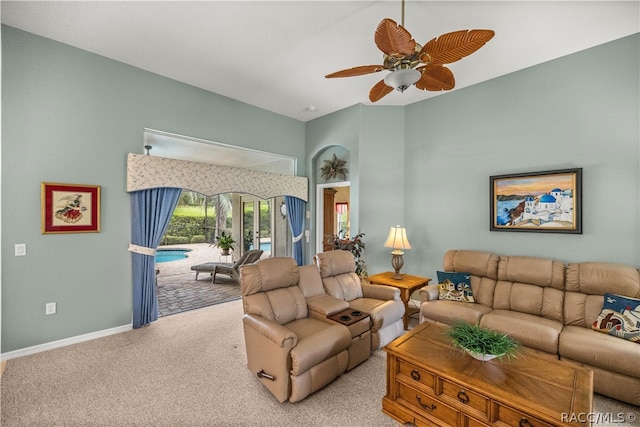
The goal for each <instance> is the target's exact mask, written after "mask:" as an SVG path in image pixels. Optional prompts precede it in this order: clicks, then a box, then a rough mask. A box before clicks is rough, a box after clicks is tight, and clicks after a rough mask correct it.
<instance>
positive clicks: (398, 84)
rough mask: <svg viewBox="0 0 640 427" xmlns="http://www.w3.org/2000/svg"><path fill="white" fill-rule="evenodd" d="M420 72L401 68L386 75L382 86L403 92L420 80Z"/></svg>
mask: <svg viewBox="0 0 640 427" xmlns="http://www.w3.org/2000/svg"><path fill="white" fill-rule="evenodd" d="M420 76H421V74H420V71H418V70H413V69H411V68H401V69H397V70H394V71H392V72H390V73H389V74H387V75H386V77H385V78H384V84H386V85H387V86H389V87H392V88H394V89H397V90H399V91H400V92H404V91H405V90H406V89H407V88H408V87H409V86H411V85H413V84H415V83H416V82H417V81H418V80H420Z"/></svg>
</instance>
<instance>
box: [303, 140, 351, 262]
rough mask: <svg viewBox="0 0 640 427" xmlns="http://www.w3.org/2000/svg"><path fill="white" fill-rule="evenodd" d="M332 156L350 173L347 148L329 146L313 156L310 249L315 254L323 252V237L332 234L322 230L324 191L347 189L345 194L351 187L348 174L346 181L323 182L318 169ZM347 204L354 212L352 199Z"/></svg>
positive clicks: (340, 179)
mask: <svg viewBox="0 0 640 427" xmlns="http://www.w3.org/2000/svg"><path fill="white" fill-rule="evenodd" d="M334 154H335V156H336V157H337V158H338V159H340V160H344V161H346V162H347V163H346V165H345V166H346V168H347V169H348V170H349V172H350V171H351V167H350V166H351V165H350V160H351V153H350V151H349V150H348V149H347V148H345V147H343V146H341V145H331V146H328V147H326V148H324V149H322V150H320V151H319V152H318V153H317V154H316V155H315V157H314V158H313V162H312V164H313V170H314V174H313V180H314V183H315V191H314V195H313V197H315V210H314V211H315V231H316V232H315V239H314V244H313V246H312V248H313V249H314V250H315V252H322V251H323V250H324V247H323V242H324V236H325V235H326V234H333V233H332V232H331V233H326V232H325V231H326V230H325V229H324V228H325V215H326V212H325V199H324V191H325V189H330V188H340V189H347V192H348V189H349V188H350V186H351V182H350V176H349V174H347V177H346V180H343V179H342V178H341V177H336V178H330V179H328V180H325V179H324V178H323V177H322V173H321V172H320V168H322V166H324V165H325V164H326V163H325V161H330V160H331V159H332V158H333V155H334ZM348 202H349V210H350V212H354V208H355V206H354V203H355V202H354V199H353V198H351V199H350V200H349V201H348ZM332 209H333V207H332ZM352 219H353V218H352Z"/></svg>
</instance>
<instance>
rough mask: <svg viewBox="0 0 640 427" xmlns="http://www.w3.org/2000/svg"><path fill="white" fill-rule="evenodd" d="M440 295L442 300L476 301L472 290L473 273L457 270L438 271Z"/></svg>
mask: <svg viewBox="0 0 640 427" xmlns="http://www.w3.org/2000/svg"><path fill="white" fill-rule="evenodd" d="M436 274H437V275H438V296H439V299H441V300H450V301H460V302H475V299H474V298H473V292H472V291H471V280H470V277H471V274H470V273H460V272H455V271H436Z"/></svg>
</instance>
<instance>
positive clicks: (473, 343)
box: [447, 321, 520, 362]
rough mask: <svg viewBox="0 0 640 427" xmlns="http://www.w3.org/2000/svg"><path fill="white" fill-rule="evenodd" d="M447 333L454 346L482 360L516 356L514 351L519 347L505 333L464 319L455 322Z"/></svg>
mask: <svg viewBox="0 0 640 427" xmlns="http://www.w3.org/2000/svg"><path fill="white" fill-rule="evenodd" d="M447 335H448V336H449V337H450V338H451V340H452V341H453V345H454V346H455V347H458V348H460V349H461V350H464V351H466V352H467V353H469V354H470V355H471V357H473V358H474V359H478V360H482V361H483V362H484V361H486V360H491V359H494V358H496V357H503V356H504V357H507V358H510V357H516V351H517V350H518V348H519V347H520V344H519V343H518V342H517V341H516V340H514V339H513V338H511V337H510V336H508V335H507V334H502V333H500V332H496V331H493V330H491V329H486V328H481V327H480V326H478V325H472V324H470V323H467V322H464V321H457V322H455V323H454V324H453V325H452V326H451V327H450V328H449V329H448V330H447Z"/></svg>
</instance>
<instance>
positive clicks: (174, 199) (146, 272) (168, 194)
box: [131, 188, 182, 328]
mask: <svg viewBox="0 0 640 427" xmlns="http://www.w3.org/2000/svg"><path fill="white" fill-rule="evenodd" d="M181 192H182V189H180V188H152V189H150V190H142V191H134V192H132V193H131V243H132V244H133V245H137V246H139V247H142V248H143V249H144V248H149V249H152V250H153V249H155V248H157V247H158V245H159V244H160V239H161V238H162V235H163V234H164V232H165V231H166V230H167V226H168V225H169V221H170V220H171V215H172V214H173V210H174V209H175V207H176V205H177V204H178V199H179V198H180V193H181ZM151 253H153V251H151ZM131 255H132V257H133V258H132V261H133V327H134V328H140V327H142V326H145V325H148V324H149V323H151V322H153V321H155V320H158V296H157V294H156V271H155V257H154V256H153V255H150V254H149V255H147V254H143V253H136V252H132V254H131Z"/></svg>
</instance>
